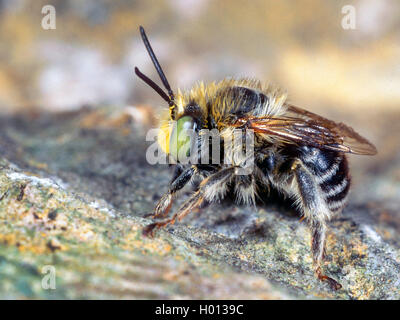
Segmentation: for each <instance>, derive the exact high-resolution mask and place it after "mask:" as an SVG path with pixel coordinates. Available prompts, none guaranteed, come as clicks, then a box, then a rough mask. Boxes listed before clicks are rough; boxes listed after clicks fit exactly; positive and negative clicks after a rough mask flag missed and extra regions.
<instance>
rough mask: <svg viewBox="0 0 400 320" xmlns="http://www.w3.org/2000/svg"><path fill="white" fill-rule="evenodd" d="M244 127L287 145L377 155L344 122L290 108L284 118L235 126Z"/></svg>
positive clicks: (255, 119) (254, 119)
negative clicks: (302, 144)
mask: <svg viewBox="0 0 400 320" xmlns="http://www.w3.org/2000/svg"><path fill="white" fill-rule="evenodd" d="M241 125H245V126H246V127H247V128H249V129H253V130H254V132H258V133H265V134H268V135H271V136H277V137H280V139H281V140H283V141H284V142H288V143H291V142H292V143H293V142H301V143H305V144H308V145H311V146H314V147H318V148H321V149H327V150H333V151H340V152H348V153H354V154H361V155H374V154H376V153H377V150H376V148H375V146H374V145H373V144H371V143H370V142H369V141H368V140H367V139H365V138H363V137H362V136H360V135H359V134H358V133H357V132H355V131H354V130H353V129H352V128H350V127H348V126H346V125H345V124H343V123H336V122H334V121H331V120H328V119H325V118H323V117H321V116H319V115H317V114H315V113H312V112H309V111H307V110H304V109H301V108H298V107H295V106H292V105H289V106H288V110H287V113H286V115H285V116H284V117H247V118H240V119H238V120H237V123H236V125H235V126H241Z"/></svg>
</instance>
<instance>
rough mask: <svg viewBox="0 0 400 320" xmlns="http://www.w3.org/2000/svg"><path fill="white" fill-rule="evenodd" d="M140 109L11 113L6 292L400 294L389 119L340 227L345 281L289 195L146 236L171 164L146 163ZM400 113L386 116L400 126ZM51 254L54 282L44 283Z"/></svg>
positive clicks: (4, 213)
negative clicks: (313, 247) (319, 268)
mask: <svg viewBox="0 0 400 320" xmlns="http://www.w3.org/2000/svg"><path fill="white" fill-rule="evenodd" d="M139 110H140V109H135V110H130V111H129V112H127V110H126V109H123V108H117V107H112V108H111V107H104V108H100V109H84V110H81V111H77V112H71V113H64V114H31V115H28V114H27V115H24V116H3V117H2V118H1V119H0V156H1V158H0V159H1V160H0V298H171V299H174V298H199V299H203V298H211V299H219V298H222V299H230V298H244V299H287V298H289V299H290V298H300V299H303V298H312V299H321V298H322V299H399V298H400V237H399V229H400V216H399V210H398V208H399V204H400V172H399V169H398V168H399V166H398V165H399V163H400V153H399V151H398V150H399V148H398V147H399V141H398V137H395V136H393V134H392V133H390V132H387V130H384V127H385V126H383V125H382V126H380V128H382V130H380V131H379V130H378V131H376V132H375V138H377V139H378V138H379V141H381V142H379V144H378V149H380V151H381V150H382V152H381V153H380V155H379V156H377V157H374V158H367V157H364V158H363V157H357V158H356V157H352V158H351V162H352V164H353V165H352V167H353V168H352V169H353V170H352V172H353V176H354V186H353V189H352V197H351V200H350V203H349V205H348V207H347V208H346V209H345V210H344V212H343V215H342V216H340V217H339V218H338V219H336V220H334V221H333V222H332V223H331V225H330V230H329V233H328V245H327V257H326V263H325V269H326V272H327V273H328V274H329V275H330V276H332V277H333V278H335V279H337V280H339V282H340V283H341V284H342V285H343V289H341V290H339V291H336V292H334V291H332V290H331V289H330V288H329V286H328V285H327V284H326V283H321V282H319V281H318V280H316V278H315V277H314V274H313V271H312V263H311V262H312V260H311V255H310V247H309V245H310V234H309V232H308V228H307V226H306V224H305V223H304V222H299V215H298V214H297V213H296V212H295V211H294V210H292V209H291V208H290V206H289V205H287V204H285V203H282V202H276V203H275V202H272V203H268V204H259V205H258V206H257V210H255V209H254V208H248V207H244V206H237V205H234V204H232V203H231V202H229V201H228V200H227V201H224V202H223V203H221V204H216V205H211V206H208V207H206V208H203V209H201V210H200V212H198V213H193V214H191V215H189V216H188V217H187V218H186V219H185V220H184V221H182V222H181V223H178V224H175V225H173V226H170V227H168V228H166V229H165V230H161V231H159V232H157V234H156V236H155V237H154V238H153V239H149V238H143V237H142V235H141V229H142V227H143V226H144V225H146V224H148V223H149V222H150V220H149V219H146V218H143V216H144V215H145V214H146V213H148V212H150V211H151V210H152V208H153V206H154V204H155V202H156V201H157V200H158V198H159V197H160V195H161V194H162V193H163V192H164V191H165V190H166V188H167V185H168V182H169V179H170V174H171V173H170V172H169V169H168V167H167V166H162V165H157V166H151V165H149V164H148V163H147V162H146V159H145V152H146V147H147V146H148V143H146V142H145V138H144V134H145V132H146V129H147V128H146V127H145V126H143V125H142V124H138V123H136V122H135V121H134V120H132V118H131V117H130V116H129V114H132V112H134V113H135V112H136V113H137V112H139ZM398 118H399V116H398V114H395V115H387V116H386V118H385V119H382V120H381V121H382V123H380V124H390V126H391V127H392V130H394V131H393V132H396V130H397V132H399V124H398V122H396V119H398ZM189 192H190V190H187V191H186V193H183V195H182V197H181V198H180V200H181V201H182V200H183V199H184V198H185V196H187V195H188V193H189ZM178 204H179V201H178ZM174 208H176V207H174ZM47 265H51V266H54V267H55V269H56V289H55V290H44V289H42V280H43V277H44V276H45V273H43V271H44V269H43V268H44V266H47Z"/></svg>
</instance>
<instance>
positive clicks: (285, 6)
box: [0, 0, 400, 161]
mask: <svg viewBox="0 0 400 320" xmlns="http://www.w3.org/2000/svg"><path fill="white" fill-rule="evenodd" d="M49 4H50V5H52V6H54V8H55V10H56V29H49V30H45V29H43V27H42V19H43V18H44V17H45V16H46V14H44V13H42V8H43V6H45V5H49ZM348 5H350V6H353V8H354V13H355V22H354V26H355V29H345V28H343V20H345V22H344V23H345V24H346V21H347V23H348V20H346V15H348V14H349V11H346V9H344V7H345V6H348ZM343 10H344V11H343ZM0 15H1V17H0V40H1V42H0V43H1V46H0V110H1V112H3V113H5V112H6V113H10V112H13V113H14V112H18V113H29V112H38V111H46V112H47V111H48V112H64V111H70V110H76V109H79V108H82V107H83V106H91V107H97V106H101V105H116V106H142V105H145V106H150V107H149V110H151V112H152V113H154V117H155V118H156V117H157V114H158V110H159V108H165V105H164V102H163V101H162V100H161V99H160V97H159V96H158V95H157V94H155V93H154V92H153V91H152V90H151V89H150V88H149V87H148V86H146V85H145V84H144V83H142V82H141V81H140V80H139V79H137V78H136V77H135V76H134V73H133V68H134V66H138V67H140V68H141V70H142V71H143V72H144V73H146V74H147V75H149V76H150V77H152V78H153V79H155V80H156V81H158V80H159V79H158V77H157V75H156V74H155V71H154V68H153V66H152V65H151V61H150V59H149V57H148V56H147V53H146V51H145V49H144V46H143V44H142V42H141V39H140V36H139V31H138V26H139V25H143V26H144V27H145V29H146V31H147V33H148V36H149V38H150V40H151V42H152V45H153V48H154V50H155V52H156V54H157V55H158V58H159V60H160V61H161V64H162V66H163V67H164V69H165V72H166V74H167V76H168V78H169V82H170V83H171V85H172V86H173V88H175V89H176V88H177V87H180V88H183V89H184V88H190V87H191V86H192V85H193V84H194V83H195V82H196V81H198V80H204V81H212V80H220V79H223V78H224V77H226V76H234V77H241V76H248V77H255V78H258V79H260V80H263V81H270V82H273V83H275V84H278V85H280V86H282V87H284V88H286V89H287V91H288V93H289V100H290V101H291V102H292V103H293V104H296V105H298V106H301V107H304V108H306V109H309V110H311V111H314V112H317V113H321V114H322V115H324V116H327V117H332V118H333V119H335V120H340V121H343V122H346V123H349V124H350V125H353V126H355V127H356V128H357V130H358V131H360V132H361V133H362V134H364V135H366V136H367V137H368V138H370V139H371V140H372V141H373V142H374V143H376V144H377V145H378V149H380V150H379V151H381V152H383V153H385V152H388V153H390V154H392V155H393V148H394V145H393V144H390V145H382V140H385V139H387V138H391V140H390V141H394V142H393V143H395V146H396V147H397V146H398V144H396V143H397V142H398V141H397V140H398V139H397V136H398V134H399V132H400V130H399V124H398V123H399V120H400V112H399V110H400V109H399V106H400V90H399V88H400V19H399V17H400V2H399V1H396V0H379V1H374V0H358V1H324V0H302V1H288V0H286V1H265V0H253V1H251V2H246V1H239V0H229V1H228V0H219V1H211V0H158V1H124V0H117V1H115V0H114V1H111V0H110V1H106V0H96V1H95V0H86V1H79V0H62V1H61V0H60V1H56V0H47V1H32V0H31V1H29V0H0ZM145 117H153V115H148V114H146V115H145ZM387 128H390V130H388V129H387ZM393 139H394V140H393ZM362 161H363V160H362Z"/></svg>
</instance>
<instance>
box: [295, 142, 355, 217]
mask: <svg viewBox="0 0 400 320" xmlns="http://www.w3.org/2000/svg"><path fill="white" fill-rule="evenodd" d="M301 160H302V161H303V163H304V165H305V166H306V167H307V168H308V169H309V170H310V171H311V172H312V173H313V174H314V177H315V180H316V182H317V184H318V185H319V187H320V189H321V192H322V195H323V197H324V199H325V201H326V204H327V206H328V208H329V209H330V210H331V211H338V210H340V209H342V208H343V206H344V205H345V202H346V199H347V195H348V192H349V189H350V176H349V169H348V164H347V159H346V156H345V155H344V154H341V153H339V152H334V151H328V150H321V149H317V148H313V147H308V146H305V147H302V148H301Z"/></svg>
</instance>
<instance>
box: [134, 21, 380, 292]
mask: <svg viewBox="0 0 400 320" xmlns="http://www.w3.org/2000/svg"><path fill="white" fill-rule="evenodd" d="M140 33H141V37H142V40H143V42H144V45H145V47H146V49H147V51H148V53H149V55H150V58H151V60H152V62H153V64H154V66H155V68H156V70H157V73H158V75H159V76H160V79H161V81H162V83H163V85H164V87H165V89H166V91H167V92H164V90H163V89H161V88H160V87H159V86H158V85H157V84H156V83H155V82H153V81H152V80H151V79H149V78H148V77H147V76H145V75H144V74H143V73H141V72H140V71H139V69H138V68H137V67H135V73H136V75H137V76H138V77H139V78H140V79H142V80H143V81H144V82H145V83H146V84H148V85H149V86H150V87H151V88H153V89H154V90H155V91H156V92H157V93H158V94H159V95H160V96H161V97H162V98H163V99H164V100H165V101H166V102H167V103H168V105H169V112H167V113H166V115H165V117H164V119H162V121H161V127H160V134H159V136H158V142H159V144H160V147H161V148H162V150H163V151H164V152H165V153H166V154H168V155H173V156H176V154H177V152H178V151H184V152H188V148H189V147H188V144H183V143H182V139H174V137H176V135H177V132H178V131H179V130H181V129H182V128H186V129H187V130H189V131H193V132H198V131H200V130H202V129H208V130H212V129H216V130H218V132H219V133H220V136H221V139H222V137H226V136H229V135H232V134H233V131H234V130H237V129H241V130H244V131H245V132H250V131H251V132H253V134H254V143H253V144H252V147H253V148H254V159H253V164H254V166H253V168H252V171H251V173H250V174H247V175H238V174H236V173H237V168H238V167H245V166H246V165H247V162H248V159H247V158H246V157H244V156H243V157H240V156H239V157H238V156H234V155H233V154H232V152H233V151H232V150H233V149H232V150H231V151H230V152H226V151H224V152H222V153H221V156H222V157H223V158H234V161H231V162H229V163H227V162H225V161H223V159H221V162H220V163H218V164H214V163H206V164H204V163H201V164H182V163H180V162H179V161H178V162H177V163H175V164H174V167H175V171H174V175H173V178H172V180H171V183H170V185H169V189H168V191H167V192H166V193H165V194H164V195H163V196H162V197H161V199H160V200H159V201H158V203H157V204H156V206H155V209H154V211H153V213H152V214H151V217H152V218H154V219H156V220H155V221H154V223H152V224H150V225H148V226H146V227H145V228H144V230H143V234H144V235H147V236H152V235H153V232H154V230H156V229H159V228H162V227H165V226H167V225H169V224H173V223H175V222H176V221H177V220H178V221H179V220H181V219H182V218H183V217H185V216H186V215H187V214H189V213H190V212H192V211H194V210H195V209H197V208H199V207H200V206H201V205H203V204H204V203H212V202H215V201H218V200H220V199H222V198H224V197H225V196H226V195H227V193H228V192H229V191H232V190H233V192H234V194H235V195H236V199H237V201H238V202H243V203H245V204H253V203H254V202H255V198H256V196H257V194H258V192H259V191H260V190H261V189H264V190H265V189H270V188H272V189H275V190H277V191H278V192H279V193H281V194H282V195H284V196H287V197H289V198H291V199H293V200H294V202H295V204H296V205H297V206H298V208H299V210H300V211H301V213H302V215H303V217H302V219H305V220H306V221H307V222H308V225H309V228H310V231H311V234H312V241H311V252H312V257H313V265H314V271H315V274H316V276H317V277H318V279H320V280H322V281H327V282H328V283H329V285H330V286H331V287H332V288H333V289H335V290H337V289H340V288H341V285H340V284H339V283H338V282H337V281H336V280H334V279H332V278H330V277H328V276H326V275H325V274H324V273H323V271H322V262H323V257H324V251H325V239H326V232H327V223H328V222H329V220H330V219H331V218H332V217H334V216H335V215H337V214H339V213H340V212H341V211H342V209H343V207H344V205H345V204H346V200H347V198H348V192H349V188H350V176H349V168H348V161H347V158H346V154H347V153H352V154H359V155H374V154H376V153H377V150H376V148H375V147H374V146H373V145H372V144H371V143H370V142H369V141H368V140H367V139H365V138H363V137H362V136H360V135H359V134H358V133H356V132H355V131H354V130H353V129H352V128H350V127H348V126H346V125H345V124H343V123H336V122H334V121H331V120H328V119H325V118H323V117H321V116H319V115H317V114H314V113H312V112H309V111H307V110H304V109H301V108H299V107H296V106H294V105H292V104H290V103H289V102H288V101H287V99H286V98H287V96H286V93H285V92H284V91H283V90H281V89H279V88H277V87H275V86H273V85H270V84H263V83H261V82H260V81H257V80H252V79H247V78H246V79H224V80H222V81H219V82H212V83H209V84H204V83H202V82H200V83H199V84H197V85H196V86H194V87H193V88H192V89H191V90H189V91H186V92H181V91H178V93H177V94H174V92H173V91H172V89H171V87H170V85H169V83H168V81H167V78H166V77H165V75H164V72H163V70H162V68H161V66H160V64H159V62H158V60H157V58H156V56H155V54H154V52H153V49H152V47H151V45H150V43H149V40H148V38H147V36H146V33H145V31H144V29H143V27H140ZM183 140H185V139H183ZM204 148H205V149H208V148H209V146H208V145H207V144H205V145H204V144H203V145H202V149H203V150H204ZM194 178H197V179H199V180H200V181H201V182H200V184H199V186H198V188H197V190H195V191H194V192H193V193H192V195H191V196H190V197H189V199H188V200H186V202H184V203H183V205H182V206H181V207H180V208H179V209H178V210H177V212H176V213H174V214H173V215H171V216H170V217H168V214H169V210H170V208H171V205H172V202H173V200H174V199H175V198H176V197H177V195H178V193H179V191H180V190H182V188H183V187H184V186H185V185H187V184H188V183H189V182H191V181H193V179H194Z"/></svg>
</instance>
